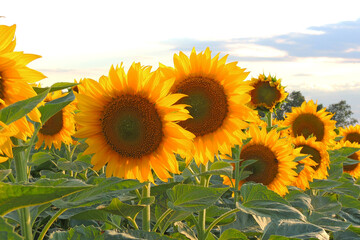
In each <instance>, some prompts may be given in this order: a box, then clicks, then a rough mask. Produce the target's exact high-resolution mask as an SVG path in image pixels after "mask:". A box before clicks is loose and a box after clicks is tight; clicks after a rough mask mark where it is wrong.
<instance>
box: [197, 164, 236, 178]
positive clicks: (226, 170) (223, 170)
mask: <svg viewBox="0 0 360 240" xmlns="http://www.w3.org/2000/svg"><path fill="white" fill-rule="evenodd" d="M233 171H234V168H233V167H232V166H231V164H230V163H227V162H214V163H213V164H211V166H210V170H209V171H206V172H202V173H200V174H197V175H199V176H208V175H226V176H228V177H231V176H232V172H233Z"/></svg>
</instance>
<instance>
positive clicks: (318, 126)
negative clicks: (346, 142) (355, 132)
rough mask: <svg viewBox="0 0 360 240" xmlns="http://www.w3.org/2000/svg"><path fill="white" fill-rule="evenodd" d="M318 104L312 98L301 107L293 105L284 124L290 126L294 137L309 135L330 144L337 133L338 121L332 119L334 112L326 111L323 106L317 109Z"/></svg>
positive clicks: (306, 136)
mask: <svg viewBox="0 0 360 240" xmlns="http://www.w3.org/2000/svg"><path fill="white" fill-rule="evenodd" d="M316 108H317V104H315V103H314V102H313V101H312V100H310V101H309V102H303V103H302V104H301V106H300V107H293V108H292V112H291V113H287V115H286V118H285V120H284V125H287V126H290V128H289V130H290V135H291V136H292V137H297V136H304V137H305V138H308V137H309V136H311V135H312V136H314V137H316V141H319V142H322V143H324V144H325V145H327V144H330V143H331V142H332V141H333V139H334V137H335V136H336V133H335V131H334V129H335V123H336V121H334V120H330V119H331V118H332V116H333V114H332V113H330V112H326V109H325V108H323V109H321V110H319V111H317V109H316Z"/></svg>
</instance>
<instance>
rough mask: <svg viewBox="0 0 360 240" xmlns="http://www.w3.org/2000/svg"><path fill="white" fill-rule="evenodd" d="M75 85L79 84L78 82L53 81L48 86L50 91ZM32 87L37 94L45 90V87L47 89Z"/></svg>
mask: <svg viewBox="0 0 360 240" xmlns="http://www.w3.org/2000/svg"><path fill="white" fill-rule="evenodd" d="M76 85H79V83H69V82H58V83H54V84H53V85H52V86H51V88H50V92H54V91H58V90H62V89H65V88H71V87H74V86H76ZM33 89H34V91H35V92H36V93H37V94H39V93H42V92H44V91H46V89H48V88H39V87H33Z"/></svg>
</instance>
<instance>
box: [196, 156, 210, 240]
mask: <svg viewBox="0 0 360 240" xmlns="http://www.w3.org/2000/svg"><path fill="white" fill-rule="evenodd" d="M207 170H208V164H207V163H206V164H205V165H204V164H201V165H200V173H203V172H206V171H207ZM207 179H208V178H207V176H205V175H202V176H200V185H201V186H204V187H207ZM199 230H200V231H199V233H198V235H199V236H198V237H199V239H200V240H202V239H204V240H205V236H204V235H205V231H206V209H204V210H202V211H200V212H199Z"/></svg>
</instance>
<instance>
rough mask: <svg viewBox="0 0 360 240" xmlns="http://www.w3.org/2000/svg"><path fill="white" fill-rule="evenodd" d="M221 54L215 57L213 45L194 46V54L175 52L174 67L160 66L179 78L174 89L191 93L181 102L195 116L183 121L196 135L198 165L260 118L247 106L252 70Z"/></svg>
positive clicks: (181, 123)
mask: <svg viewBox="0 0 360 240" xmlns="http://www.w3.org/2000/svg"><path fill="white" fill-rule="evenodd" d="M219 55H220V54H217V55H216V56H214V57H212V56H211V51H210V49H209V48H207V49H206V50H205V51H204V52H200V53H196V51H195V49H193V50H192V52H191V54H190V57H188V56H186V55H185V54H184V53H182V52H180V53H179V55H177V54H175V55H174V66H175V67H174V68H172V67H166V66H164V65H160V69H161V72H162V74H163V75H164V76H166V77H167V78H172V79H174V80H175V82H174V85H173V86H172V88H171V92H173V93H181V94H185V95H187V96H186V97H184V98H182V99H181V100H180V101H179V102H178V103H179V104H182V105H184V106H186V109H188V111H189V112H190V115H191V118H189V119H188V120H186V121H183V122H180V123H179V124H180V125H181V126H182V127H183V128H185V129H187V130H189V131H190V132H192V133H193V134H194V135H195V136H196V138H195V140H194V144H195V148H194V152H193V156H194V159H195V162H196V163H197V164H198V165H199V164H200V163H202V164H206V163H207V162H208V161H209V160H211V161H213V159H214V154H217V152H218V150H219V147H220V146H222V145H226V144H230V143H231V142H232V141H234V140H235V138H234V137H233V134H235V133H236V132H239V131H240V130H241V129H245V128H247V126H248V123H247V122H253V121H255V120H254V119H256V118H257V115H256V113H255V112H254V111H252V110H251V109H250V108H249V107H247V103H248V102H249V101H250V95H249V94H248V92H249V91H250V90H251V89H252V87H251V86H249V84H248V83H247V82H245V81H244V80H245V78H246V77H247V76H248V74H249V73H248V72H245V69H242V68H240V67H238V66H237V62H232V63H226V59H227V56H224V57H222V58H219ZM188 160H191V159H188Z"/></svg>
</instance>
